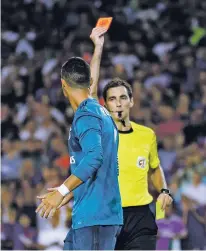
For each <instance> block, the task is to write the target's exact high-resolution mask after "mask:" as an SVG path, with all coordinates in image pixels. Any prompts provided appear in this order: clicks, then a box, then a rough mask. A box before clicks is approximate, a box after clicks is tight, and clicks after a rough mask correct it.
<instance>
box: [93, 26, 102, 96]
mask: <svg viewBox="0 0 206 251" xmlns="http://www.w3.org/2000/svg"><path fill="white" fill-rule="evenodd" d="M105 32H106V29H105V28H100V27H97V28H94V29H93V30H92V33H91V35H90V38H91V40H92V42H93V43H94V53H93V56H92V60H91V63H90V69H91V81H92V83H91V86H90V94H91V96H92V97H93V98H96V99H98V95H97V91H98V81H99V72H100V62H101V57H102V51H103V45H104V33H105Z"/></svg>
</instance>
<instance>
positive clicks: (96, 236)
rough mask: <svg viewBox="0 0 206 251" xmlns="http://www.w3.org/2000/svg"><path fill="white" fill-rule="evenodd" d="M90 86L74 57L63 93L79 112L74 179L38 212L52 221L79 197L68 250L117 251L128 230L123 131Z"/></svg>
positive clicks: (73, 133) (64, 74)
mask: <svg viewBox="0 0 206 251" xmlns="http://www.w3.org/2000/svg"><path fill="white" fill-rule="evenodd" d="M101 32H102V31H101V29H99V34H100V33H101ZM90 81H91V78H90V66H89V65H88V64H87V63H86V62H85V61H84V60H83V59H81V58H78V57H73V58H70V59H69V60H68V61H67V62H66V63H64V65H63V66H62V69H61V82H62V89H63V92H64V96H65V97H66V98H67V99H68V100H69V101H70V103H71V106H72V108H73V110H74V112H75V115H74V119H73V123H72V126H71V129H70V135H69V152H70V156H71V157H70V163H71V173H72V174H71V176H70V177H69V178H67V179H66V180H65V182H64V183H63V184H62V185H61V186H60V187H58V188H55V189H53V190H52V192H50V193H48V194H46V195H44V196H39V198H40V199H41V204H40V205H39V207H38V208H37V210H36V212H37V213H39V214H40V215H41V216H42V217H45V218H47V217H48V216H49V215H50V216H52V215H53V214H54V213H55V211H56V209H57V208H58V207H59V206H61V204H62V203H64V199H65V198H71V197H74V206H73V212H72V229H71V230H70V231H69V233H68V235H67V237H66V239H65V244H64V250H113V249H114V247H115V243H116V236H117V234H118V232H119V231H120V228H121V227H120V225H122V224H123V214H122V207H121V198H120V192H119V185H118V163H117V151H118V131H117V129H116V126H115V124H114V122H113V120H112V118H111V116H110V115H109V113H108V111H107V110H106V109H105V108H104V107H102V106H101V105H99V103H98V102H97V100H96V99H93V98H91V97H90V94H89V88H90Z"/></svg>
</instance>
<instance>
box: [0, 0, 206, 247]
mask: <svg viewBox="0 0 206 251" xmlns="http://www.w3.org/2000/svg"><path fill="white" fill-rule="evenodd" d="M1 4H2V10H1V13H2V40H1V55H2V61H1V63H2V65H1V80H2V84H1V138H2V151H1V156H2V160H1V182H2V189H1V221H2V225H1V245H2V249H19V250H23V249H27V250H28V249H47V250H48V249H52V248H53V249H61V246H62V241H63V238H64V237H65V235H66V233H67V231H68V229H69V226H70V224H71V221H70V218H71V208H72V204H69V205H68V207H65V208H63V209H62V210H61V211H60V213H58V214H57V215H56V216H55V217H54V218H53V219H50V220H44V219H41V218H39V217H37V216H36V214H35V208H36V205H37V201H36V195H37V194H40V193H42V192H44V191H45V190H46V188H47V187H53V186H57V185H59V184H61V182H62V181H63V180H64V178H65V177H66V176H67V172H68V170H67V169H68V166H69V156H68V152H67V137H68V131H69V126H70V124H71V122H72V117H73V112H72V110H71V107H70V105H69V104H68V103H67V102H66V101H65V99H64V97H63V94H62V91H61V84H60V78H59V73H60V67H61V64H62V63H63V62H64V61H66V60H67V59H68V58H69V57H71V56H74V55H75V56H77V55H78V56H81V57H83V58H84V59H85V60H87V61H88V62H90V60H91V56H92V52H93V45H92V42H91V41H90V39H89V35H90V32H91V30H92V28H93V27H94V26H95V23H96V20H97V19H98V18H99V17H100V16H113V17H114V20H113V23H112V26H111V29H110V30H109V32H108V33H107V34H106V36H105V46H104V52H103V58H102V64H101V74H100V85H99V86H100V88H99V89H100V91H99V97H100V98H101V94H102V89H103V87H104V85H105V83H107V81H108V80H109V79H111V78H113V77H117V76H119V77H121V78H123V79H126V80H128V81H129V83H130V84H131V85H132V87H133V91H134V100H135V105H134V107H133V108H132V111H131V118H132V120H134V121H136V122H138V123H140V124H144V125H146V126H149V127H152V128H153V129H154V130H155V132H156V133H157V137H158V144H159V157H160V159H161V163H162V167H163V169H164V172H165V174H166V178H167V182H168V184H169V187H170V189H171V191H172V194H173V196H174V201H175V203H174V210H173V212H172V215H173V216H174V215H176V216H175V217H176V219H177V221H178V223H177V222H174V221H173V220H172V219H174V217H170V218H169V219H168V220H167V226H169V228H168V227H167V231H166V230H165V229H164V226H161V227H160V232H159V235H160V238H163V239H164V238H169V239H174V238H176V239H178V235H177V234H178V231H179V230H178V224H181V225H182V226H183V227H185V228H186V229H187V232H188V234H187V237H185V238H184V239H183V240H182V241H181V242H179V243H178V242H175V243H176V244H178V245H179V244H181V247H180V246H178V248H179V247H180V248H181V249H195V248H196V249H200V248H202V249H203V248H205V249H206V243H205V240H206V223H205V221H204V220H203V215H204V212H205V210H206V199H205V198H206V196H205V194H206V29H205V26H206V2H205V1H201V0H181V1H180V0H179V1H178V0H175V1H170V0H152V1H149V0H136V1H135V0H131V1H128V0H118V1H115V0H102V1H101V0H94V1H92V0H91V1H89V0H88V1H82V0H75V1H73V0H69V1H67V0H59V1H57V0H36V1H35V0H12V1H6V0H3V1H2V3H1ZM151 190H152V188H151ZM152 191H153V190H152ZM185 196H186V197H185ZM201 217H202V218H201ZM176 224H177V225H176ZM174 229H177V230H176V232H175V230H174ZM169 230H171V231H169ZM168 231H169V233H168ZM166 232H167V233H168V236H166V235H165V233H166ZM163 235H164V236H163ZM173 244H174V243H173ZM176 247H177V246H176ZM159 248H161V246H160V247H159ZM173 248H174V245H173Z"/></svg>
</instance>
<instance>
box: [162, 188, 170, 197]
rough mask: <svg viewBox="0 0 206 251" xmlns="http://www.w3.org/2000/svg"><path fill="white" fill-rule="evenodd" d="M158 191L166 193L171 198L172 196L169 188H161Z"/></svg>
mask: <svg viewBox="0 0 206 251" xmlns="http://www.w3.org/2000/svg"><path fill="white" fill-rule="evenodd" d="M160 193H164V194H168V195H169V196H170V197H171V198H172V195H171V193H170V190H169V189H166V188H162V189H161V191H160Z"/></svg>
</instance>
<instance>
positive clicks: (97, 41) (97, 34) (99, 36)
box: [90, 27, 107, 46]
mask: <svg viewBox="0 0 206 251" xmlns="http://www.w3.org/2000/svg"><path fill="white" fill-rule="evenodd" d="M106 31H107V29H106V28H103V27H95V28H94V29H93V30H92V33H91V35H90V38H91V40H92V42H93V43H94V45H95V46H98V45H99V46H103V45H104V34H105V32H106Z"/></svg>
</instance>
